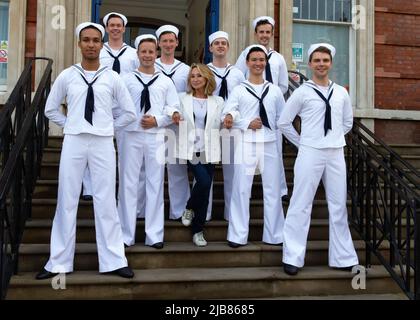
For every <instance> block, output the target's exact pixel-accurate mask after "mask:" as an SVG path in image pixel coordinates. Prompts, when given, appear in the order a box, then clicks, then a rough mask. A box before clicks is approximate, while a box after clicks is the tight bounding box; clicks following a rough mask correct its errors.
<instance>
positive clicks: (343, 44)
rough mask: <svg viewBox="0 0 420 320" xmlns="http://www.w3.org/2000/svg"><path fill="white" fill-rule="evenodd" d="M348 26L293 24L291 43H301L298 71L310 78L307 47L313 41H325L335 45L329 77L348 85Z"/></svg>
mask: <svg viewBox="0 0 420 320" xmlns="http://www.w3.org/2000/svg"><path fill="white" fill-rule="evenodd" d="M349 34H350V32H349V27H348V26H329V25H313V24H302V23H294V24H293V43H295V44H302V45H303V62H296V65H297V69H298V71H300V72H302V73H303V74H305V75H306V76H307V77H308V78H311V73H310V71H309V67H308V58H309V57H308V53H307V51H308V48H309V46H310V45H311V44H313V43H319V42H327V43H331V44H332V45H334V47H336V49H337V54H336V56H335V58H334V66H333V69H332V70H331V72H330V79H331V80H332V81H334V82H336V83H338V84H340V85H342V86H349V79H350V77H349V61H350V57H349V41H350V39H349Z"/></svg>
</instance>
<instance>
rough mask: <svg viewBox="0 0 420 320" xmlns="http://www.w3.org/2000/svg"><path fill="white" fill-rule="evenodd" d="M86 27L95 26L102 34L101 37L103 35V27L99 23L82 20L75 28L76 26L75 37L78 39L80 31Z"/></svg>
mask: <svg viewBox="0 0 420 320" xmlns="http://www.w3.org/2000/svg"><path fill="white" fill-rule="evenodd" d="M87 27H92V28H95V29H97V30H98V31H100V32H101V34H102V39H103V38H104V37H105V29H104V27H102V26H101V25H100V24H97V23H93V22H83V23H81V24H79V25H78V26H77V28H76V32H75V33H76V37H77V39H78V40H79V39H80V33H81V32H82V31H83V30H84V29H86V28H87Z"/></svg>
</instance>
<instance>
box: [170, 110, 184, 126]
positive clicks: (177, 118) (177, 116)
mask: <svg viewBox="0 0 420 320" xmlns="http://www.w3.org/2000/svg"><path fill="white" fill-rule="evenodd" d="M181 120H182V119H181V115H180V114H179V112H174V114H173V115H172V122H173V123H175V124H176V125H177V126H178V125H179V122H180V121H181Z"/></svg>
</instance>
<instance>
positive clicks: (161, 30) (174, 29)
mask: <svg viewBox="0 0 420 320" xmlns="http://www.w3.org/2000/svg"><path fill="white" fill-rule="evenodd" d="M164 32H172V33H174V34H175V36H176V37H177V38H178V35H179V29H178V28H177V27H175V26H172V25H170V24H166V25H164V26H161V27H160V28H159V29H157V30H156V36H157V38H158V39H160V36H161V34H162V33H164Z"/></svg>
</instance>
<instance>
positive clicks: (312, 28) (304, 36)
mask: <svg viewBox="0 0 420 320" xmlns="http://www.w3.org/2000/svg"><path fill="white" fill-rule="evenodd" d="M293 4H294V8H293V17H294V23H293V63H294V67H295V68H296V70H297V71H299V72H302V73H303V74H305V75H306V76H308V77H309V78H310V77H311V72H310V70H309V67H308V58H309V57H308V55H307V51H308V48H309V46H310V45H311V44H313V43H319V42H327V43H330V44H332V45H334V46H335V47H336V49H337V55H336V57H335V59H334V67H333V70H332V71H331V73H330V78H331V80H332V81H334V82H336V83H338V84H340V85H342V86H344V87H347V88H349V89H350V87H351V83H352V78H353V75H354V72H355V69H354V70H353V68H354V64H352V63H351V61H352V60H353V57H354V52H355V41H354V34H353V32H352V31H353V29H352V24H351V20H352V12H351V11H352V0H294V1H293Z"/></svg>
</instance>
